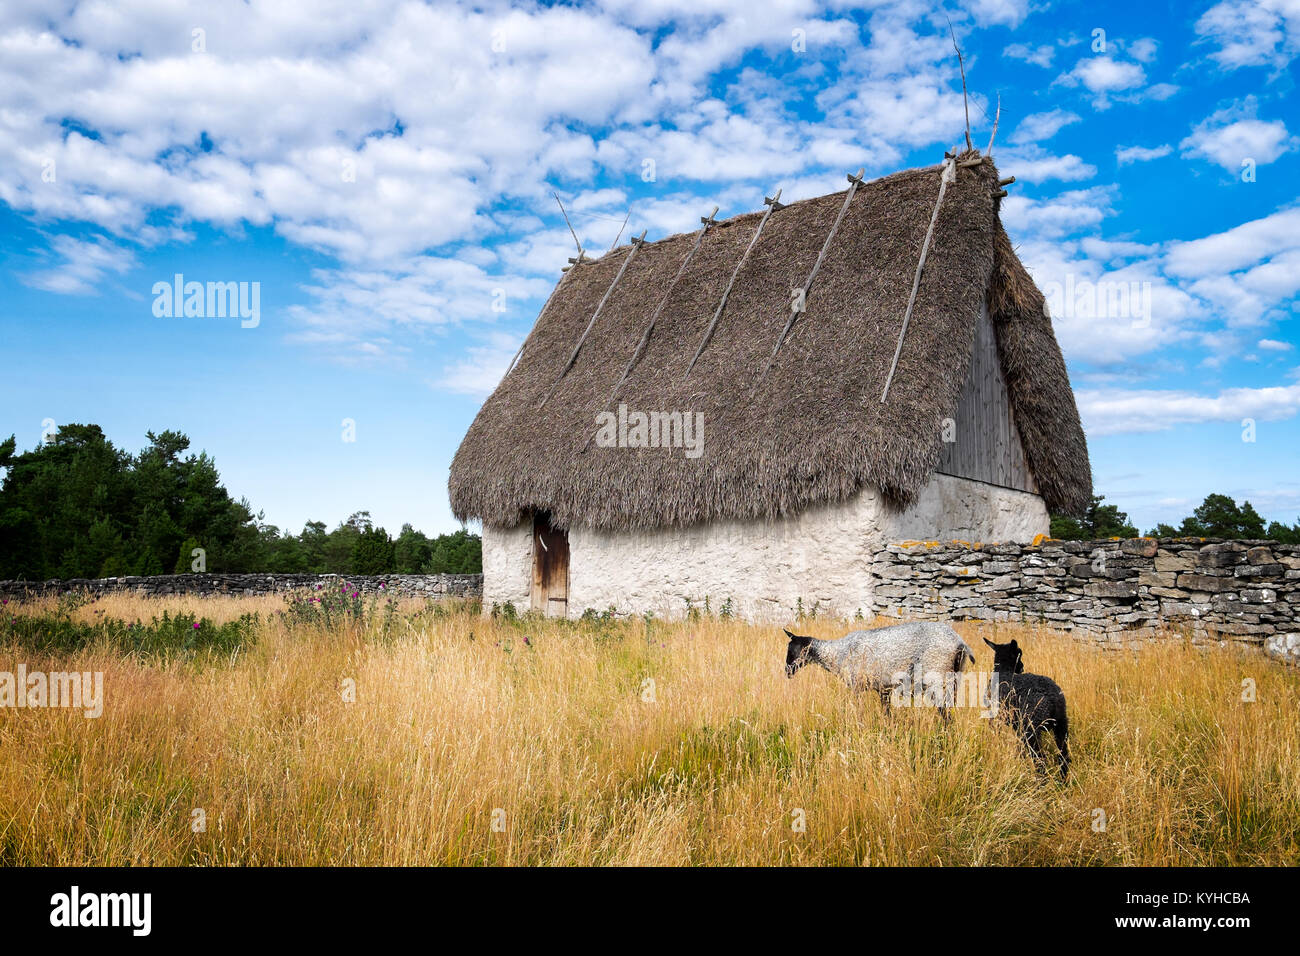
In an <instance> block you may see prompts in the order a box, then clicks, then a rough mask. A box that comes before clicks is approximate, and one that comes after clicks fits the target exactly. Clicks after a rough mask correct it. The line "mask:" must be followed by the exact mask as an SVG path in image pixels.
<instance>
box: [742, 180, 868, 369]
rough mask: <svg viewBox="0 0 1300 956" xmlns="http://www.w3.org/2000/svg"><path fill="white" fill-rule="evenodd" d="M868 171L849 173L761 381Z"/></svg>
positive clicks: (774, 357)
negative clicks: (845, 189)
mask: <svg viewBox="0 0 1300 956" xmlns="http://www.w3.org/2000/svg"><path fill="white" fill-rule="evenodd" d="M866 171H867V170H866V167H865V166H864V167H863V168H862V169H859V170H858V174H857V175H856V176H854V175H853V174H852V173H849V191H848V194H847V195H846V196H845V197H844V204H843V205H842V206H840V214H839V215H838V216H836V217H835V222H834V223H833V224H832V225H831V231H830V232H828V233H827V234H826V241H825V242H823V243H822V251H821V252H819V253H818V254H817V261H816V262H814V263H813V267H812V271H811V272H810V273H808V281H807V282H805V283H804V284H803V288H802V289H800V290H799V291H800V294H799V298H798V299H797V300H795V301H792V302H791V303H790V318H788V319H786V321H785V328H783V329H782V330H781V337H780V338H779V339H777V340H776V348H774V349H772V354H771V355H769V356H768V357H767V365H765V366H764V367H763V374H762V375H760V376H759V380H760V381H761V380H762V379H763V378H764V376H766V375H767V373H768V371H769V370H770V369H771V368H772V363H773V362H774V361H776V353H777V352H778V351H780V349H781V346H782V345H783V344H784V343H785V337H786V336H787V335H789V334H790V327H791V326H792V325H794V320H795V317H796V316H797V315H798V314H799V312H800V311H802V310H801V309H799V308H796V306H802V307H803V309H806V308H807V303H808V292H809V291H810V290H811V289H812V284H813V280H814V279H816V278H817V272H818V270H819V269H821V267H822V260H824V259H825V258H826V253H827V252H828V251H829V250H830V247H831V240H833V239H834V238H835V233H836V232H838V231H839V228H840V223H841V222H843V221H844V214H845V213H847V212H848V211H849V203H851V202H853V194H854V193H856V192H857V191H858V187H859V186H861V185H862V175H863V173H865V172H866Z"/></svg>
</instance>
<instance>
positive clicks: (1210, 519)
mask: <svg viewBox="0 0 1300 956" xmlns="http://www.w3.org/2000/svg"><path fill="white" fill-rule="evenodd" d="M1104 500H1105V497H1104V496H1103V495H1093V496H1092V505H1091V507H1089V508H1088V510H1087V512H1086V513H1085V514H1083V515H1082V516H1080V517H1077V518H1076V517H1070V516H1067V515H1052V531H1051V535H1052V537H1053V538H1060V539H1063V540H1066V541H1089V540H1096V539H1099V538H1136V537H1139V534H1138V530H1137V528H1136V527H1134V526H1133V525H1132V524H1130V523H1129V520H1128V515H1127V514H1125V513H1124V512H1123V511H1120V510H1119V507H1118V506H1117V505H1104V504H1102V502H1103V501H1104ZM1146 537H1148V538H1247V539H1254V540H1262V539H1268V540H1271V541H1277V542H1280V543H1282V544H1300V521H1297V522H1296V523H1295V524H1293V525H1286V524H1283V523H1282V522H1281V521H1270V522H1269V523H1268V524H1267V525H1265V523H1264V519H1263V518H1262V517H1261V516H1260V514H1259V512H1257V511H1256V510H1255V508H1254V506H1253V505H1252V504H1251V503H1250V502H1249V501H1246V502H1243V503H1242V504H1241V505H1238V504H1237V502H1236V500H1235V499H1233V498H1232V497H1230V496H1228V495H1220V494H1210V495H1206V496H1205V500H1204V501H1203V502H1201V504H1200V505H1198V506H1197V507H1196V508H1194V509H1193V510H1192V513H1191V514H1190V515H1188V516H1187V517H1185V518H1184V519H1183V520H1182V522H1180V523H1179V524H1177V525H1171V524H1163V523H1161V524H1157V525H1156V526H1155V527H1154V528H1152V529H1151V530H1150V531H1148V532H1147V533H1146Z"/></svg>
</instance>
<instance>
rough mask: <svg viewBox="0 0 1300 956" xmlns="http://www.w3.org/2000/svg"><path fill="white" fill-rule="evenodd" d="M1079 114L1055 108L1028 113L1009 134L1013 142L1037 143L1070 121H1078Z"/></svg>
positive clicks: (1052, 134)
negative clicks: (1043, 111)
mask: <svg viewBox="0 0 1300 956" xmlns="http://www.w3.org/2000/svg"><path fill="white" fill-rule="evenodd" d="M1079 119H1080V117H1079V114H1078V113H1072V112H1070V111H1069V110H1062V109H1055V110H1049V111H1048V112H1045V113H1030V114H1029V115H1028V116H1026V117H1025V118H1024V119H1022V120H1021V121H1020V123H1019V125H1018V126H1016V131H1015V132H1014V133H1012V134H1011V142H1013V143H1022V144H1023V143H1039V142H1042V141H1043V140H1045V139H1051V138H1052V137H1053V136H1055V135H1056V134H1057V133H1059V132H1060V131H1061V130H1062V129H1064V128H1065V127H1067V126H1069V125H1070V124H1071V123H1077V122H1079Z"/></svg>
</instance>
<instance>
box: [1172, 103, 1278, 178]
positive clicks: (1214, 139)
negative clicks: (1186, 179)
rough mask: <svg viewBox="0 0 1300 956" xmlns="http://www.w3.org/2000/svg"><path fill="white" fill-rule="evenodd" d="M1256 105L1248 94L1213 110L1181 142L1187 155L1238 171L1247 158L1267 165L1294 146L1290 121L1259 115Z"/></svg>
mask: <svg viewBox="0 0 1300 956" xmlns="http://www.w3.org/2000/svg"><path fill="white" fill-rule="evenodd" d="M1256 109H1257V105H1256V102H1255V99H1254V98H1253V97H1247V98H1246V99H1245V100H1243V101H1242V102H1241V103H1239V104H1236V105H1234V106H1230V107H1227V108H1225V109H1221V110H1218V111H1216V112H1214V113H1212V114H1211V115H1210V116H1209V117H1207V118H1206V119H1204V120H1202V121H1201V122H1200V123H1198V124H1197V125H1196V127H1195V128H1194V129H1193V130H1192V132H1191V134H1190V135H1189V136H1187V138H1186V139H1184V140H1183V141H1182V142H1181V143H1179V144H1178V145H1179V147H1180V148H1181V149H1182V150H1183V155H1184V156H1187V157H1192V158H1200V159H1208V160H1209V161H1210V162H1212V163H1215V164H1216V165H1218V166H1221V167H1223V168H1224V169H1226V170H1228V171H1229V172H1232V173H1236V172H1239V171H1240V170H1241V167H1242V163H1243V162H1245V161H1246V160H1252V161H1253V162H1254V163H1255V164H1256V165H1257V166H1263V165H1266V164H1267V163H1271V162H1273V161H1274V160H1276V159H1278V157H1280V156H1281V155H1282V154H1283V153H1288V152H1290V151H1292V150H1294V149H1295V148H1296V146H1297V142H1298V141H1297V140H1296V138H1295V137H1294V136H1291V135H1290V134H1289V133H1288V132H1287V128H1286V124H1285V123H1283V122H1282V121H1281V120H1272V121H1264V120H1260V119H1256V118H1255V113H1256Z"/></svg>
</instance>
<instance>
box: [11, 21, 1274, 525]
mask: <svg viewBox="0 0 1300 956" xmlns="http://www.w3.org/2000/svg"><path fill="white" fill-rule="evenodd" d="M945 15H946V16H947V17H949V18H951V22H952V25H953V28H954V30H955V31H956V33H957V36H958V39H959V42H960V44H961V46H962V49H963V51H964V52H965V54H966V58H967V75H968V81H969V86H970V90H971V106H970V111H971V125H972V128H973V135H974V138H975V140H976V142H977V144H979V145H980V146H981V147H982V146H983V145H984V144H985V143H986V142H987V141H988V137H989V133H990V128H991V125H992V123H991V121H992V116H993V114H994V113H995V111H996V103H997V98H998V97H999V95H1000V97H1001V107H1002V114H1001V122H1000V124H999V129H998V134H997V140H996V142H995V144H994V149H993V154H994V158H995V160H996V161H997V162H998V164H999V167H1000V169H1001V170H1002V172H1003V173H1004V175H1007V174H1014V175H1015V176H1016V177H1017V182H1016V184H1015V185H1014V186H1012V187H1011V195H1010V197H1009V198H1008V199H1007V200H1006V201H1005V203H1004V206H1003V220H1004V222H1005V224H1006V226H1007V229H1008V231H1009V232H1010V234H1011V236H1012V240H1013V242H1015V244H1016V245H1017V247H1018V250H1019V253H1020V256H1021V258H1022V259H1023V260H1024V262H1025V264H1026V265H1027V266H1028V267H1029V268H1030V270H1031V272H1033V274H1034V276H1035V278H1036V280H1037V281H1038V282H1039V284H1040V285H1042V286H1043V287H1044V288H1045V289H1048V290H1049V294H1050V292H1051V291H1052V290H1055V291H1056V293H1057V298H1056V299H1053V300H1052V302H1053V318H1054V323H1055V326H1056V329H1057V335H1058V338H1059V339H1060V341H1061V344H1062V347H1063V349H1064V351H1065V355H1066V359H1067V362H1068V364H1069V368H1070V374H1071V379H1072V382H1073V384H1074V387H1075V390H1076V393H1077V396H1078V400H1079V404H1080V408H1081V412H1082V414H1083V418H1084V424H1085V427H1086V429H1087V432H1088V440H1089V447H1090V451H1091V455H1092V462H1093V471H1094V476H1095V480H1096V486H1097V489H1098V491H1099V492H1101V493H1104V494H1105V495H1106V496H1107V499H1108V500H1109V501H1112V502H1114V503H1117V504H1119V505H1120V506H1121V507H1122V508H1124V509H1125V510H1127V511H1128V512H1129V514H1130V516H1131V517H1132V518H1133V519H1134V520H1136V521H1137V523H1138V524H1139V525H1140V526H1141V528H1142V529H1143V530H1146V529H1147V528H1149V527H1150V526H1151V525H1153V524H1154V523H1155V522H1157V521H1174V520H1176V519H1178V518H1180V517H1182V516H1183V515H1184V514H1186V513H1187V512H1188V511H1189V510H1190V508H1191V507H1193V506H1194V505H1195V504H1197V503H1199V501H1200V500H1201V499H1202V498H1203V497H1204V496H1205V494H1207V493H1209V492H1212V491H1217V492H1224V493H1228V494H1232V495H1234V496H1235V497H1237V498H1238V499H1241V498H1249V499H1250V500H1251V501H1252V502H1253V503H1254V504H1255V505H1256V507H1257V508H1258V509H1259V510H1260V511H1261V513H1263V514H1264V515H1265V516H1266V517H1268V518H1277V519H1281V520H1285V521H1287V522H1293V521H1295V520H1297V517H1300V475H1298V474H1297V472H1298V471H1300V469H1297V462H1298V460H1300V454H1298V453H1297V449H1298V448H1300V419H1298V418H1297V411H1298V410H1300V331H1298V329H1300V315H1298V311H1300V305H1298V303H1300V298H1298V294H1300V177H1297V175H1296V173H1297V171H1298V167H1300V164H1298V163H1297V158H1298V157H1300V111H1298V110H1297V108H1296V105H1295V103H1296V100H1295V85H1296V83H1295V81H1296V75H1297V62H1296V58H1297V55H1300V0H1265V2H1259V3H1247V2H1242V0H1221V2H1202V3H1187V4H1183V3H1169V4H1162V3H1154V4H1145V3H1144V4H1133V3H1069V2H1043V3H1036V2H1029V0H980V2H974V3H964V4H963V3H953V2H950V3H948V4H946V5H940V4H935V3H923V2H915V3H901V4H865V5H864V4H842V3H829V4H827V3H817V2H811V0H749V2H739V0H691V2H685V0H638V2H632V0H615V2H610V3H605V4H587V3H580V4H570V5H565V6H558V5H542V4H536V5H534V4H505V3H494V2H491V0H487V2H479V3H475V4H473V5H468V4H457V3H440V4H423V3H417V2H410V0H391V2H375V3H364V2H344V0H322V2H299V3H294V4H275V3H262V2H253V3H247V4H230V3H184V2H180V3H173V2H160V0H119V2H116V3H103V2H93V3H81V4H70V3H65V4H50V3H48V2H27V0H15V2H6V4H5V5H4V7H3V9H2V10H0V233H2V234H3V237H4V243H3V247H2V248H3V258H2V259H0V303H2V304H0V346H2V347H3V352H4V357H5V363H4V368H5V371H4V375H3V376H0V435H3V436H7V435H8V434H10V433H13V434H16V435H17V437H18V442H19V445H20V447H23V448H31V447H33V446H34V445H35V444H36V443H37V442H38V441H39V439H40V436H41V432H42V428H43V423H44V422H45V421H46V420H47V419H49V420H53V421H54V422H56V423H59V424H63V423H68V422H95V423H98V424H100V425H101V426H103V427H104V429H105V430H106V432H107V433H108V435H109V437H110V438H111V439H112V440H113V441H114V442H115V443H117V444H118V445H120V446H123V447H126V448H128V449H131V450H136V449H138V448H139V447H140V446H141V445H142V444H143V443H144V441H145V438H144V433H145V431H146V430H149V429H154V430H161V429H164V428H175V429H179V430H182V431H184V432H186V433H187V434H188V435H189V436H190V437H191V439H192V441H193V445H194V447H195V448H196V449H206V450H207V451H208V452H209V453H211V454H212V455H213V456H214V457H215V458H216V461H217V463H218V466H219V467H220V469H221V472H222V475H223V478H224V481H225V483H226V485H227V487H228V488H229V489H230V490H231V492H232V493H233V494H234V495H236V496H237V497H240V496H242V497H247V498H248V499H249V501H250V502H251V503H252V504H253V506H254V508H255V509H259V510H262V511H264V512H265V520H267V521H268V522H271V523H273V524H276V525H278V526H280V527H282V528H290V529H293V530H295V531H296V530H298V529H300V528H301V526H302V524H303V523H304V522H305V521H307V520H312V519H316V520H324V521H326V522H327V523H329V524H331V525H333V524H335V523H337V522H338V521H339V520H341V519H343V518H345V517H346V516H347V515H348V514H350V513H351V512H353V511H356V510H359V509H368V510H370V511H371V513H372V514H373V515H374V517H375V518H376V520H378V521H379V522H380V523H381V524H384V525H385V526H387V527H388V528H389V530H390V531H393V532H395V531H396V530H397V529H398V528H399V527H400V525H401V524H402V523H403V522H405V521H410V522H412V523H413V524H415V525H416V526H417V527H419V528H422V529H423V530H425V531H429V532H436V531H446V530H451V529H453V528H455V527H456V526H457V525H456V522H455V520H454V519H453V518H452V516H451V514H450V510H449V507H448V503H447V492H446V479H447V468H448V465H449V463H450V460H451V457H452V455H453V454H454V452H455V450H456V446H457V444H458V442H459V440H460V438H461V436H462V435H463V434H464V432H465V429H466V428H467V427H468V425H469V422H470V421H471V420H472V418H473V416H474V414H475V412H476V411H477V409H478V406H479V405H480V404H481V402H482V400H483V398H484V397H485V396H486V395H487V394H488V393H489V392H490V391H491V389H492V388H493V387H494V386H495V384H496V382H497V381H498V380H499V378H500V376H501V373H502V372H503V370H504V368H505V366H506V364H507V363H508V361H509V359H510V356H511V355H513V353H514V351H515V349H516V348H517V346H518V344H519V342H520V341H521V340H522V337H523V335H525V334H526V332H527V330H528V328H529V327H530V325H531V323H532V320H533V318H534V317H535V315H536V313H537V310H538V308H539V307H540V305H541V302H542V301H543V299H544V297H545V295H546V293H547V292H548V291H549V289H550V287H551V285H552V284H553V282H554V280H555V279H556V278H557V276H558V275H559V269H560V267H561V265H563V264H564V261H565V259H566V257H567V256H568V255H570V254H572V251H573V249H572V241H571V239H570V238H569V235H568V232H567V229H566V228H565V226H564V223H563V221H562V219H560V217H559V214H558V210H557V209H556V206H555V203H554V200H553V199H552V198H551V195H550V191H551V190H552V189H555V190H558V191H559V193H560V194H561V195H562V196H563V197H564V198H565V201H566V204H567V205H568V206H569V207H570V209H571V210H572V211H573V213H574V224H575V226H576V227H577V228H578V231H579V233H580V235H581V237H582V239H583V242H584V245H587V246H588V247H589V248H591V249H594V250H603V249H605V248H607V247H608V246H609V244H610V242H611V241H612V240H613V238H614V234H615V233H616V232H617V231H618V229H619V226H620V224H621V222H622V220H623V217H624V216H625V215H626V214H627V212H628V209H629V207H630V208H631V220H630V222H629V223H628V232H629V233H631V234H636V233H640V232H641V230H642V229H646V230H648V235H649V237H650V238H655V237H660V236H665V235H669V234H671V233H674V232H679V231H683V230H686V229H690V228H693V226H694V225H695V224H697V222H698V218H697V217H698V216H700V215H702V214H704V213H707V212H708V211H709V210H710V209H711V208H712V207H713V206H714V205H715V204H716V205H719V206H720V207H721V211H720V213H719V215H720V216H728V215H734V214H737V213H742V212H746V211H751V210H754V209H756V208H758V207H759V205H760V203H761V198H762V195H763V194H764V191H766V192H768V193H769V194H770V193H771V191H772V190H773V189H775V188H777V187H778V186H779V187H782V188H783V189H784V197H783V198H800V197H803V196H812V195H818V194H821V193H825V192H829V191H832V190H839V189H842V188H843V177H844V173H845V172H848V171H853V170H856V169H857V168H858V167H860V166H865V167H866V168H867V172H868V174H869V175H872V176H878V175H884V174H887V173H889V172H892V171H895V170H897V169H900V168H906V167H909V166H917V165H929V164H933V163H935V162H937V161H938V160H939V159H940V158H941V155H942V152H943V150H944V149H945V148H948V147H951V146H952V145H954V144H956V143H957V142H959V140H960V139H961V138H962V135H963V133H962V130H963V125H964V121H963V108H962V97H961V84H960V80H959V77H958V73H957V64H956V59H955V56H954V55H953V52H952V45H951V40H950V38H949V35H948V25H947V21H946V19H945ZM625 235H626V234H625ZM177 273H181V274H183V275H184V276H185V277H186V280H188V281H200V282H208V281H222V282H225V281H231V282H247V283H254V282H256V283H258V284H259V289H260V316H259V321H258V323H257V324H256V326H255V327H249V328H244V327H241V322H240V320H239V319H238V318H216V317H213V318H198V317H190V318H184V317H180V318H177V317H159V316H156V315H155V314H154V304H155V295H154V292H153V289H154V285H155V283H158V282H171V281H172V277H173V276H174V275H175V274H177ZM1067 288H1068V289H1073V290H1075V291H1076V292H1077V291H1078V290H1080V289H1084V290H1087V289H1100V290H1102V291H1103V293H1105V292H1107V291H1109V292H1112V293H1115V292H1128V291H1129V290H1134V291H1135V293H1136V294H1135V296H1134V298H1133V299H1132V307H1128V306H1127V305H1126V303H1127V302H1128V301H1129V300H1124V301H1123V302H1121V301H1120V300H1115V299H1112V301H1111V303H1110V304H1109V305H1107V304H1106V300H1105V297H1104V295H1103V297H1102V299H1101V304H1100V305H1094V304H1090V303H1089V301H1088V299H1087V298H1086V297H1085V298H1074V299H1068V300H1067V298H1066V296H1065V293H1064V290H1065V289H1067ZM345 420H350V421H351V422H353V423H354V435H355V441H345V440H344V437H345V425H344V421H345ZM1247 420H1249V421H1250V422H1253V423H1254V424H1253V436H1252V435H1251V431H1252V429H1251V427H1250V426H1249V424H1246V425H1243V422H1246V421H1247ZM1243 435H1245V436H1246V437H1253V439H1254V440H1253V441H1246V440H1243Z"/></svg>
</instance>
